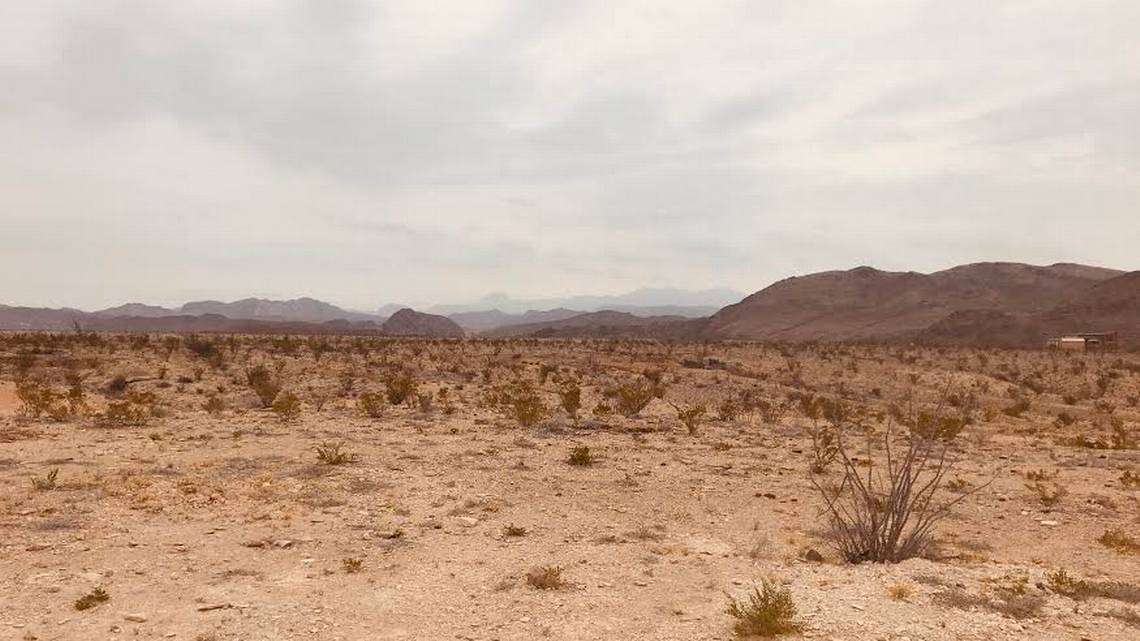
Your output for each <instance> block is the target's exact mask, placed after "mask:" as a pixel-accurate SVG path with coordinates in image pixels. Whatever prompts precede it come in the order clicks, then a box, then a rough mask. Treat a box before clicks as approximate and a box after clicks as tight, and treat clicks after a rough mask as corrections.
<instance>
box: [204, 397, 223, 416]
mask: <svg viewBox="0 0 1140 641" xmlns="http://www.w3.org/2000/svg"><path fill="white" fill-rule="evenodd" d="M203 407H204V409H205V410H206V412H207V413H208V414H209V415H210V416H221V414H222V412H224V411H226V403H225V401H223V400H222V397H220V396H218V395H217V394H211V395H210V396H209V397H208V398H207V399H206V404H205V405H204V406H203Z"/></svg>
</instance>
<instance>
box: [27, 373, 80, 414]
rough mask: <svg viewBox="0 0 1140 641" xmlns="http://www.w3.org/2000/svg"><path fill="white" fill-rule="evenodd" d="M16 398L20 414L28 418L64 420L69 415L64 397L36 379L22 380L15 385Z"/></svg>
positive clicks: (68, 407)
mask: <svg viewBox="0 0 1140 641" xmlns="http://www.w3.org/2000/svg"><path fill="white" fill-rule="evenodd" d="M16 398H18V399H19V400H20V403H21V405H22V407H21V408H20V410H21V413H22V414H24V416H27V417H29V418H40V417H41V416H44V415H46V416H48V417H49V418H51V419H52V420H65V419H66V418H67V417H68V416H69V415H70V413H71V411H70V406H69V404H68V403H67V401H66V396H65V395H64V394H63V393H61V392H60V391H58V390H56V389H54V388H53V387H52V386H50V385H48V384H47V383H45V382H43V381H40V380H36V379H24V380H21V381H18V382H17V383H16Z"/></svg>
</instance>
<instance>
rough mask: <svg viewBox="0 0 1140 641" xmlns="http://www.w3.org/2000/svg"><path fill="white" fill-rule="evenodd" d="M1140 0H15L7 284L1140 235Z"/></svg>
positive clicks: (419, 274) (1086, 245) (621, 261)
mask: <svg viewBox="0 0 1140 641" xmlns="http://www.w3.org/2000/svg"><path fill="white" fill-rule="evenodd" d="M1138 33H1140V3H1138V2H1135V0H1120V1H1097V0H1082V1H1081V2H1072V1H1070V0H1054V1H1049V2H1045V1H1017V0H1011V1H1002V2H994V1H993V0H986V1H984V2H983V1H977V0H955V1H953V2H946V1H945V0H937V1H934V0H931V1H907V2H903V1H888V0H875V1H862V0H842V1H811V0H771V1H761V0H751V1H742V2H722V1H715V0H706V1H704V2H692V1H691V0H683V1H677V2H674V1H671V0H650V1H645V2H632V1H621V0H600V1H591V0H584V1H580V2H565V1H563V0H517V1H506V0H459V1H448V2H431V1H429V0H411V1H395V2H378V1H377V2H365V1H358V0H277V1H273V0H244V1H238V2H235V1H234V0H195V1H193V2H153V1H141V0H137V1H113V0H75V1H58V0H35V1H31V0H26V1H15V2H4V3H0V87H2V89H0V303H7V304H21V305H37V306H38V305H46V306H63V305H67V306H74V307H80V308H83V309H96V308H99V307H105V306H109V305H113V304H118V303H123V302H127V301H135V302H146V303H154V304H166V305H171V304H178V303H181V302H183V301H186V300H192V299H201V298H214V299H223V300H232V299H236V298H242V297H245V296H264V297H272V298H289V297H294V296H302V295H309V296H313V297H316V298H320V299H322V300H329V301H332V302H336V303H339V304H342V305H346V306H349V307H353V308H356V309H375V308H376V307H378V306H380V305H381V304H383V303H387V302H392V301H401V302H408V303H412V304H431V303H444V302H461V301H466V300H472V299H476V298H478V297H480V296H482V295H484V294H486V293H487V292H492V291H496V292H508V293H510V294H511V295H512V296H516V297H531V298H538V297H553V296H566V295H572V294H614V293H620V292H624V291H629V290H632V289H635V288H638V287H642V286H653V287H679V288H691V289H704V288H711V287H730V288H733V289H737V290H740V291H743V292H752V291H756V290H758V289H761V288H763V287H765V286H767V285H768V284H770V283H772V282H773V281H775V280H778V279H780V278H784V277H786V276H790V275H795V274H804V273H810V272H814V271H820V270H827V269H847V268H851V267H855V266H857V265H872V266H875V267H879V268H882V269H891V270H915V271H924V272H925V271H933V270H937V269H942V268H946V267H949V266H953V265H956V264H962V263H968V262H975V261H985V260H1003V261H1020V262H1029V263H1034V264H1050V263H1054V262H1082V263H1090V264H1097V265H1103V266H1108V267H1115V268H1120V269H1140V38H1138V37H1137V34H1138Z"/></svg>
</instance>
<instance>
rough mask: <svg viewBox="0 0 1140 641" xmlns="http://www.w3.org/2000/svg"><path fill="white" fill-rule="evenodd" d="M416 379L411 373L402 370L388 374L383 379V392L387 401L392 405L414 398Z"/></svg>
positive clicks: (413, 399) (410, 400) (408, 401)
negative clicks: (391, 374) (385, 378)
mask: <svg viewBox="0 0 1140 641" xmlns="http://www.w3.org/2000/svg"><path fill="white" fill-rule="evenodd" d="M416 387H417V384H416V379H414V378H412V375H411V374H408V373H406V372H402V373H400V374H396V375H393V376H390V377H389V378H388V380H386V381H384V389H385V393H386V394H387V396H388V402H389V403H391V404H392V405H402V404H404V403H410V402H412V401H415V400H416Z"/></svg>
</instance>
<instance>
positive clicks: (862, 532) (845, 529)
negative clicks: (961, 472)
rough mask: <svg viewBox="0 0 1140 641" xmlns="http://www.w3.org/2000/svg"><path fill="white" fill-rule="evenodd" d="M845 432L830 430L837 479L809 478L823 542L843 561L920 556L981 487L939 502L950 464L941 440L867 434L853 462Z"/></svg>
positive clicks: (883, 560)
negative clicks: (839, 471)
mask: <svg viewBox="0 0 1140 641" xmlns="http://www.w3.org/2000/svg"><path fill="white" fill-rule="evenodd" d="M845 431H847V430H845V429H844V428H842V427H839V428H838V429H837V430H836V449H837V452H838V456H837V458H838V460H839V461H840V462H841V463H842V464H843V478H842V480H841V481H840V482H839V483H838V484H826V485H825V484H824V483H823V482H822V481H821V480H820V478H819V477H818V476H817V475H816V474H812V476H811V481H812V484H813V485H814V486H815V488H816V489H817V490H818V491H819V492H820V494H821V496H822V497H823V500H824V507H825V513H826V514H827V515H828V520H829V524H830V531H829V534H828V539H829V541H830V542H831V544H832V545H833V546H834V547H835V549H836V550H837V551H838V552H839V554H840V555H841V556H842V557H843V558H844V559H846V560H847V561H848V562H851V563H860V562H864V561H872V562H876V563H896V562H898V561H902V560H904V559H909V558H911V557H915V556H919V555H921V554H923V553H924V552H926V551H927V550H928V549H929V547H930V545H931V544H932V543H933V539H934V529H935V526H936V525H937V524H938V523H939V522H940V521H941V520H942V519H943V518H945V517H946V516H947V515H948V514H949V512H950V509H951V508H952V507H953V506H954V505H956V504H957V503H959V502H961V501H962V500H964V499H965V498H966V497H967V496H969V495H970V494H972V493H973V492H976V491H978V490H979V489H981V487H984V486H981V487H979V488H976V489H974V490H972V491H970V492H967V493H964V494H961V495H959V496H957V497H955V498H952V499H949V500H943V501H940V500H938V497H939V494H940V490H941V489H942V486H943V483H944V480H945V478H946V475H947V473H949V472H950V470H951V469H952V468H953V466H954V463H955V459H954V458H953V457H952V455H951V450H950V445H949V444H948V443H947V442H946V441H943V440H939V439H932V438H923V437H920V436H917V435H915V434H913V433H912V434H908V435H907V436H906V437H904V438H902V439H901V443H896V442H894V441H895V438H894V434H893V430H892V429H891V428H890V425H888V429H887V431H886V433H885V434H884V435H882V436H876V435H875V434H874V433H872V432H867V436H866V455H865V456H863V457H860V460H858V461H856V460H853V459H852V457H851V456H849V455H848V451H847V446H846V443H845V440H844V433H845ZM900 445H901V448H902V449H901V452H900V451H899V449H900ZM880 448H881V450H882V452H883V455H882V456H881V457H878V458H881V461H879V462H877V461H876V458H877V457H876V452H875V451H876V449H880ZM987 485H988V483H987Z"/></svg>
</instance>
